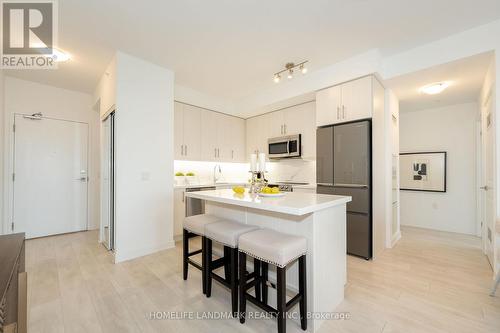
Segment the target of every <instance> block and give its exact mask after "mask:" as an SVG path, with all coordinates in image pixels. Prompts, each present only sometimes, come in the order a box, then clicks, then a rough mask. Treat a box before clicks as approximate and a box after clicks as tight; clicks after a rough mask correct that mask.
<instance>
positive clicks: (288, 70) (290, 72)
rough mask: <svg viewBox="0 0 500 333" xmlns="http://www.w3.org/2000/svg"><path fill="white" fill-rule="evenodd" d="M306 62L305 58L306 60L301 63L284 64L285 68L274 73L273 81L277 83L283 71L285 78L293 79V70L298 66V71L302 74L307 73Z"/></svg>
mask: <svg viewBox="0 0 500 333" xmlns="http://www.w3.org/2000/svg"><path fill="white" fill-rule="evenodd" d="M306 63H307V60H306V61H303V62H301V63H298V64H294V63H293V62H288V63H287V64H286V65H285V69H283V70H281V71H279V72H276V73H274V82H276V83H278V82H280V81H281V74H283V73H285V72H286V73H287V76H286V77H287V78H288V79H293V74H294V70H295V69H296V68H297V67H298V69H299V70H300V72H301V73H302V74H306V73H307V67H306Z"/></svg>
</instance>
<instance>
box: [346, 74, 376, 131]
mask: <svg viewBox="0 0 500 333" xmlns="http://www.w3.org/2000/svg"><path fill="white" fill-rule="evenodd" d="M372 80H373V77H372V76H367V77H364V78H361V79H359V80H354V81H350V82H347V83H345V84H343V85H342V86H341V87H342V122H346V121H353V120H358V119H366V118H371V117H372V109H373V90H372V89H373V88H372V85H373V82H372Z"/></svg>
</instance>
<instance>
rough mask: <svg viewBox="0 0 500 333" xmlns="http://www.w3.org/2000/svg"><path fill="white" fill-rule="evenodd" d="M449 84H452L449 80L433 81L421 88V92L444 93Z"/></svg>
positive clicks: (428, 93)
mask: <svg viewBox="0 0 500 333" xmlns="http://www.w3.org/2000/svg"><path fill="white" fill-rule="evenodd" d="M449 86H450V83H449V82H436V83H431V84H428V85H426V86H424V87H422V88H420V92H421V93H424V94H427V95H436V94H440V93H442V92H443V91H444V90H445V89H446V88H448V87H449Z"/></svg>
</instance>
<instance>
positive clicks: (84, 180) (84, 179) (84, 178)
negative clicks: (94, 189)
mask: <svg viewBox="0 0 500 333" xmlns="http://www.w3.org/2000/svg"><path fill="white" fill-rule="evenodd" d="M76 180H79V181H81V182H86V181H87V177H80V178H76Z"/></svg>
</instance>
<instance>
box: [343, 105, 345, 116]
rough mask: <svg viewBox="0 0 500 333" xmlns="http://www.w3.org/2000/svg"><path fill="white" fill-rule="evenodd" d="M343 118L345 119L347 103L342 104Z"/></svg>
mask: <svg viewBox="0 0 500 333" xmlns="http://www.w3.org/2000/svg"><path fill="white" fill-rule="evenodd" d="M342 119H345V105H342Z"/></svg>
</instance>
